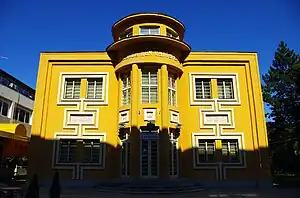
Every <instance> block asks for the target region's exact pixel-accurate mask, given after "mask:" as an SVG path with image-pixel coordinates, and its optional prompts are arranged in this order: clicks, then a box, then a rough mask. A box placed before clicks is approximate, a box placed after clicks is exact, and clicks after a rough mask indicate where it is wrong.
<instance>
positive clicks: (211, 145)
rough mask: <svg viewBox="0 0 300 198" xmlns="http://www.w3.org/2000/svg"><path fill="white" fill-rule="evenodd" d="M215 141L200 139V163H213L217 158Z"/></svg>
mask: <svg viewBox="0 0 300 198" xmlns="http://www.w3.org/2000/svg"><path fill="white" fill-rule="evenodd" d="M215 151H216V144H215V140H203V139H198V159H199V162H213V161H214V158H215Z"/></svg>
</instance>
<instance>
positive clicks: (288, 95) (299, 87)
mask: <svg viewBox="0 0 300 198" xmlns="http://www.w3.org/2000/svg"><path fill="white" fill-rule="evenodd" d="M299 82H300V55H299V54H296V53H295V51H294V50H292V49H289V48H288V46H287V44H286V43H284V42H280V44H279V46H278V48H277V51H276V52H275V56H274V59H273V62H272V65H271V67H270V68H269V70H268V72H267V73H266V74H265V75H263V83H264V84H263V86H262V89H263V97H264V102H266V103H267V105H268V106H269V107H270V110H271V113H269V114H268V115H267V116H268V118H270V119H272V120H273V123H272V124H268V135H269V141H270V148H271V151H272V157H273V164H274V165H275V166H276V167H277V168H278V169H280V170H281V171H287V172H300V168H299V165H300V164H299V158H300V156H299V153H300V146H299V145H300V144H299V143H300V83H299ZM284 164H287V165H288V166H286V165H284ZM292 165H295V166H292Z"/></svg>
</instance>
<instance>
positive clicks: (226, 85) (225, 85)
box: [217, 79, 234, 99]
mask: <svg viewBox="0 0 300 198" xmlns="http://www.w3.org/2000/svg"><path fill="white" fill-rule="evenodd" d="M217 84H218V96H219V99H234V94H233V82H232V79H218V80H217Z"/></svg>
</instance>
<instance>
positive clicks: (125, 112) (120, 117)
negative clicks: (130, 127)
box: [119, 110, 129, 123]
mask: <svg viewBox="0 0 300 198" xmlns="http://www.w3.org/2000/svg"><path fill="white" fill-rule="evenodd" d="M123 114H125V116H124V117H125V119H124V120H123V119H122V117H123ZM127 122H129V110H125V111H120V112H119V123H127Z"/></svg>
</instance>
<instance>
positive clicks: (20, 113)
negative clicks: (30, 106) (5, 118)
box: [13, 107, 31, 124]
mask: <svg viewBox="0 0 300 198" xmlns="http://www.w3.org/2000/svg"><path fill="white" fill-rule="evenodd" d="M30 114H31V113H30V111H29V110H28V111H27V110H25V109H23V108H20V107H16V108H15V111H14V116H13V118H14V120H17V121H20V122H24V123H27V124H28V123H29V120H30Z"/></svg>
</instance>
